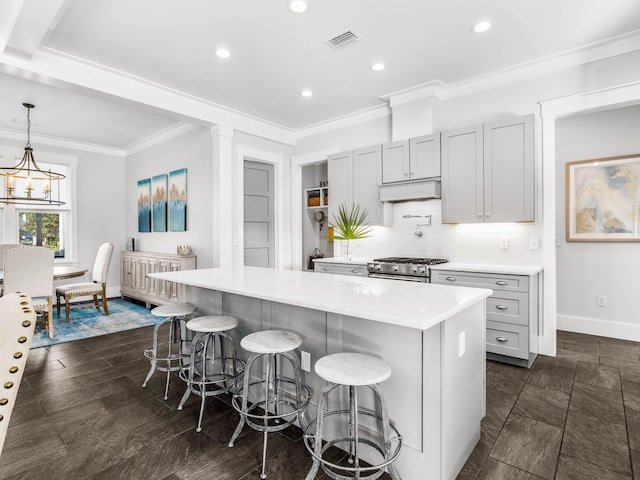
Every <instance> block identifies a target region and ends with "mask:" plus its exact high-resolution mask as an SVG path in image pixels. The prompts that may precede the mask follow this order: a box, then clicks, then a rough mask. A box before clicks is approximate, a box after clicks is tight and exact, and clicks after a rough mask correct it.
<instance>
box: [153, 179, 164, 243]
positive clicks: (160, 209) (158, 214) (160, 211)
mask: <svg viewBox="0 0 640 480" xmlns="http://www.w3.org/2000/svg"><path fill="white" fill-rule="evenodd" d="M151 190H152V192H153V196H152V211H153V231H154V232H166V231H167V174H166V173H163V174H162V175H156V176H155V177H151Z"/></svg>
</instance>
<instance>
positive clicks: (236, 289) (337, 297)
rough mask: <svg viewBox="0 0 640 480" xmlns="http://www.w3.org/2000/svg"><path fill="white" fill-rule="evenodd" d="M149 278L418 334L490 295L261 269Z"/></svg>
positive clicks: (190, 272) (187, 272) (479, 291)
mask: <svg viewBox="0 0 640 480" xmlns="http://www.w3.org/2000/svg"><path fill="white" fill-rule="evenodd" d="M149 277H153V278H159V279H162V280H170V281H172V282H178V283H182V284H185V285H191V286H194V287H200V288H206V289H210V290H218V291H221V292H227V293H234V294H238V295H244V296H248V297H254V298H260V299H263V300H270V301H273V302H278V303H285V304H289V305H296V306H300V307H305V308H311V309H314V310H320V311H323V312H330V313H336V314H339V315H347V316H352V317H358V318H364V319H367V320H373V321H377V322H383V323H390V324H392V325H398V326H402V327H408V328H416V329H419V330H427V329H429V328H431V327H432V326H434V325H437V324H438V323H440V322H442V321H444V320H446V319H447V318H449V317H451V316H452V315H454V314H456V313H458V312H460V311H462V310H464V309H465V308H467V307H470V306H471V305H473V304H475V303H477V302H480V301H482V300H483V299H485V298H486V297H488V296H489V295H491V294H492V291H491V290H488V289H483V288H467V287H453V286H450V285H433V284H429V283H417V282H415V283H414V282H401V281H395V280H385V279H378V278H369V277H356V276H349V275H333V274H328V273H316V272H302V271H297V270H276V269H271V268H259V267H242V268H238V269H220V268H206V269H201V270H184V271H179V272H164V273H150V274H149Z"/></svg>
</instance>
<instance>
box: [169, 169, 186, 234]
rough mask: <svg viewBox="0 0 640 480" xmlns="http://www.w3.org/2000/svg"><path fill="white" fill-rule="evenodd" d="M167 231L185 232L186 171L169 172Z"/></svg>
mask: <svg viewBox="0 0 640 480" xmlns="http://www.w3.org/2000/svg"><path fill="white" fill-rule="evenodd" d="M169 230H170V231H172V232H184V231H186V230H187V169H186V168H181V169H180V170H174V171H173V172H169Z"/></svg>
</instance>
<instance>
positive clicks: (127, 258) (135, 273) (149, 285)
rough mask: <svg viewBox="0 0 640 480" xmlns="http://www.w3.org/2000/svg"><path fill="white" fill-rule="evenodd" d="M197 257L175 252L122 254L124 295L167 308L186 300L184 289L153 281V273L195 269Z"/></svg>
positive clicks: (167, 282)
mask: <svg viewBox="0 0 640 480" xmlns="http://www.w3.org/2000/svg"><path fill="white" fill-rule="evenodd" d="M195 268H196V256H195V255H175V254H171V253H151V252H121V253H120V295H121V296H122V297H128V298H135V299H137V300H141V301H143V302H145V304H146V306H147V308H150V307H151V305H166V304H169V303H180V302H181V301H182V286H181V285H179V284H177V283H174V282H169V281H166V280H159V279H156V278H149V277H148V276H147V275H148V274H149V273H157V272H176V271H180V270H194V269H195Z"/></svg>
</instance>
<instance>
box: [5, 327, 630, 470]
mask: <svg viewBox="0 0 640 480" xmlns="http://www.w3.org/2000/svg"><path fill="white" fill-rule="evenodd" d="M150 336H151V330H150V327H148V328H143V329H139V330H134V331H130V332H123V333H119V334H113V335H108V336H103V337H96V338H93V339H87V340H83V341H79V342H74V343H69V344H62V345H57V346H53V347H50V348H46V349H37V350H34V351H32V352H31V354H30V356H29V361H28V363H27V371H26V372H25V377H24V380H23V383H22V386H21V388H20V393H19V396H18V402H17V404H16V407H15V410H14V414H13V416H12V419H11V424H10V428H9V432H8V436H7V439H6V442H5V449H4V451H3V453H2V456H1V457H0V478H1V479H47V480H54V479H65V480H69V479H71V480H75V479H82V478H100V479H102V478H104V479H110V480H113V479H127V480H137V479H145V480H154V479H158V480H162V479H165V480H178V479H181V480H183V479H196V478H197V479H200V478H210V479H216V480H224V479H229V480H238V479H254V478H255V479H257V478H258V477H259V466H260V460H261V450H262V435H261V434H260V433H259V432H255V431H252V430H250V429H246V430H245V432H244V433H243V434H242V435H241V437H240V438H239V439H238V441H237V442H236V446H235V447H234V448H233V449H229V448H227V447H226V442H227V441H228V439H229V437H230V436H231V434H232V432H233V429H234V428H235V425H236V422H237V415H236V414H235V412H234V411H233V410H232V409H231V408H230V407H229V405H228V404H227V402H226V401H228V399H223V398H220V399H212V400H210V401H209V403H208V405H207V410H206V412H205V421H204V425H203V432H202V433H200V434H197V433H196V432H195V420H196V415H197V408H198V402H197V400H196V399H192V400H190V401H189V402H188V403H187V405H186V406H185V409H184V410H183V411H181V412H178V411H176V410H175V406H176V405H177V403H178V401H179V399H180V396H181V394H182V391H183V386H182V384H181V382H180V381H179V380H178V379H177V378H176V379H175V380H174V381H173V382H172V388H171V393H170V399H169V401H167V402H165V401H164V400H162V392H163V387H164V384H163V378H162V376H161V375H160V374H156V375H155V376H154V378H153V379H152V380H151V382H150V383H149V386H148V387H147V388H146V389H143V388H141V387H140V385H141V383H142V380H143V379H144V377H145V375H146V373H147V371H148V368H149V363H148V361H147V360H146V359H145V358H144V357H142V355H141V352H142V350H144V349H145V348H147V347H148V345H147V344H148V343H149V339H150ZM558 347H559V349H558V356H557V357H554V358H551V357H539V359H538V360H537V361H536V363H535V364H534V366H533V368H532V369H530V370H527V369H522V368H517V367H511V366H508V365H504V364H500V363H494V362H488V364H487V416H486V418H485V419H484V420H483V424H482V437H481V439H480V442H479V443H478V445H477V447H476V449H475V450H474V452H473V454H472V455H471V457H470V458H469V460H468V461H467V463H466V464H465V466H464V468H463V470H462V472H461V473H460V475H459V476H458V478H459V479H460V480H467V479H482V480H485V479H491V480H503V479H504V480H506V479H514V480H532V479H540V478H543V479H553V478H555V479H563V480H565V479H576V480H577V479H580V480H589V479H598V480H607V479H616V480H617V479H621V480H622V479H630V478H633V472H634V471H637V472H640V357H639V354H640V344H638V345H637V344H635V343H633V342H625V341H618V340H612V339H607V338H600V337H593V336H588V335H580V334H573V333H566V332H559V333H558ZM310 463H311V462H310V459H309V455H308V453H307V451H306V449H305V447H304V446H303V444H302V440H301V435H300V431H299V430H298V429H294V428H292V429H288V430H285V431H284V432H280V433H274V434H271V435H270V437H269V459H268V462H267V467H268V472H267V473H268V475H269V478H271V479H273V480H289V479H291V480H294V479H295V480H299V479H303V478H304V477H305V475H306V472H307V471H308V469H309V467H310ZM318 478H322V479H323V480H324V479H325V478H326V477H318ZM383 478H384V477H383ZM638 478H639V479H640V473H639V474H638ZM425 480H430V479H425Z"/></svg>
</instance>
